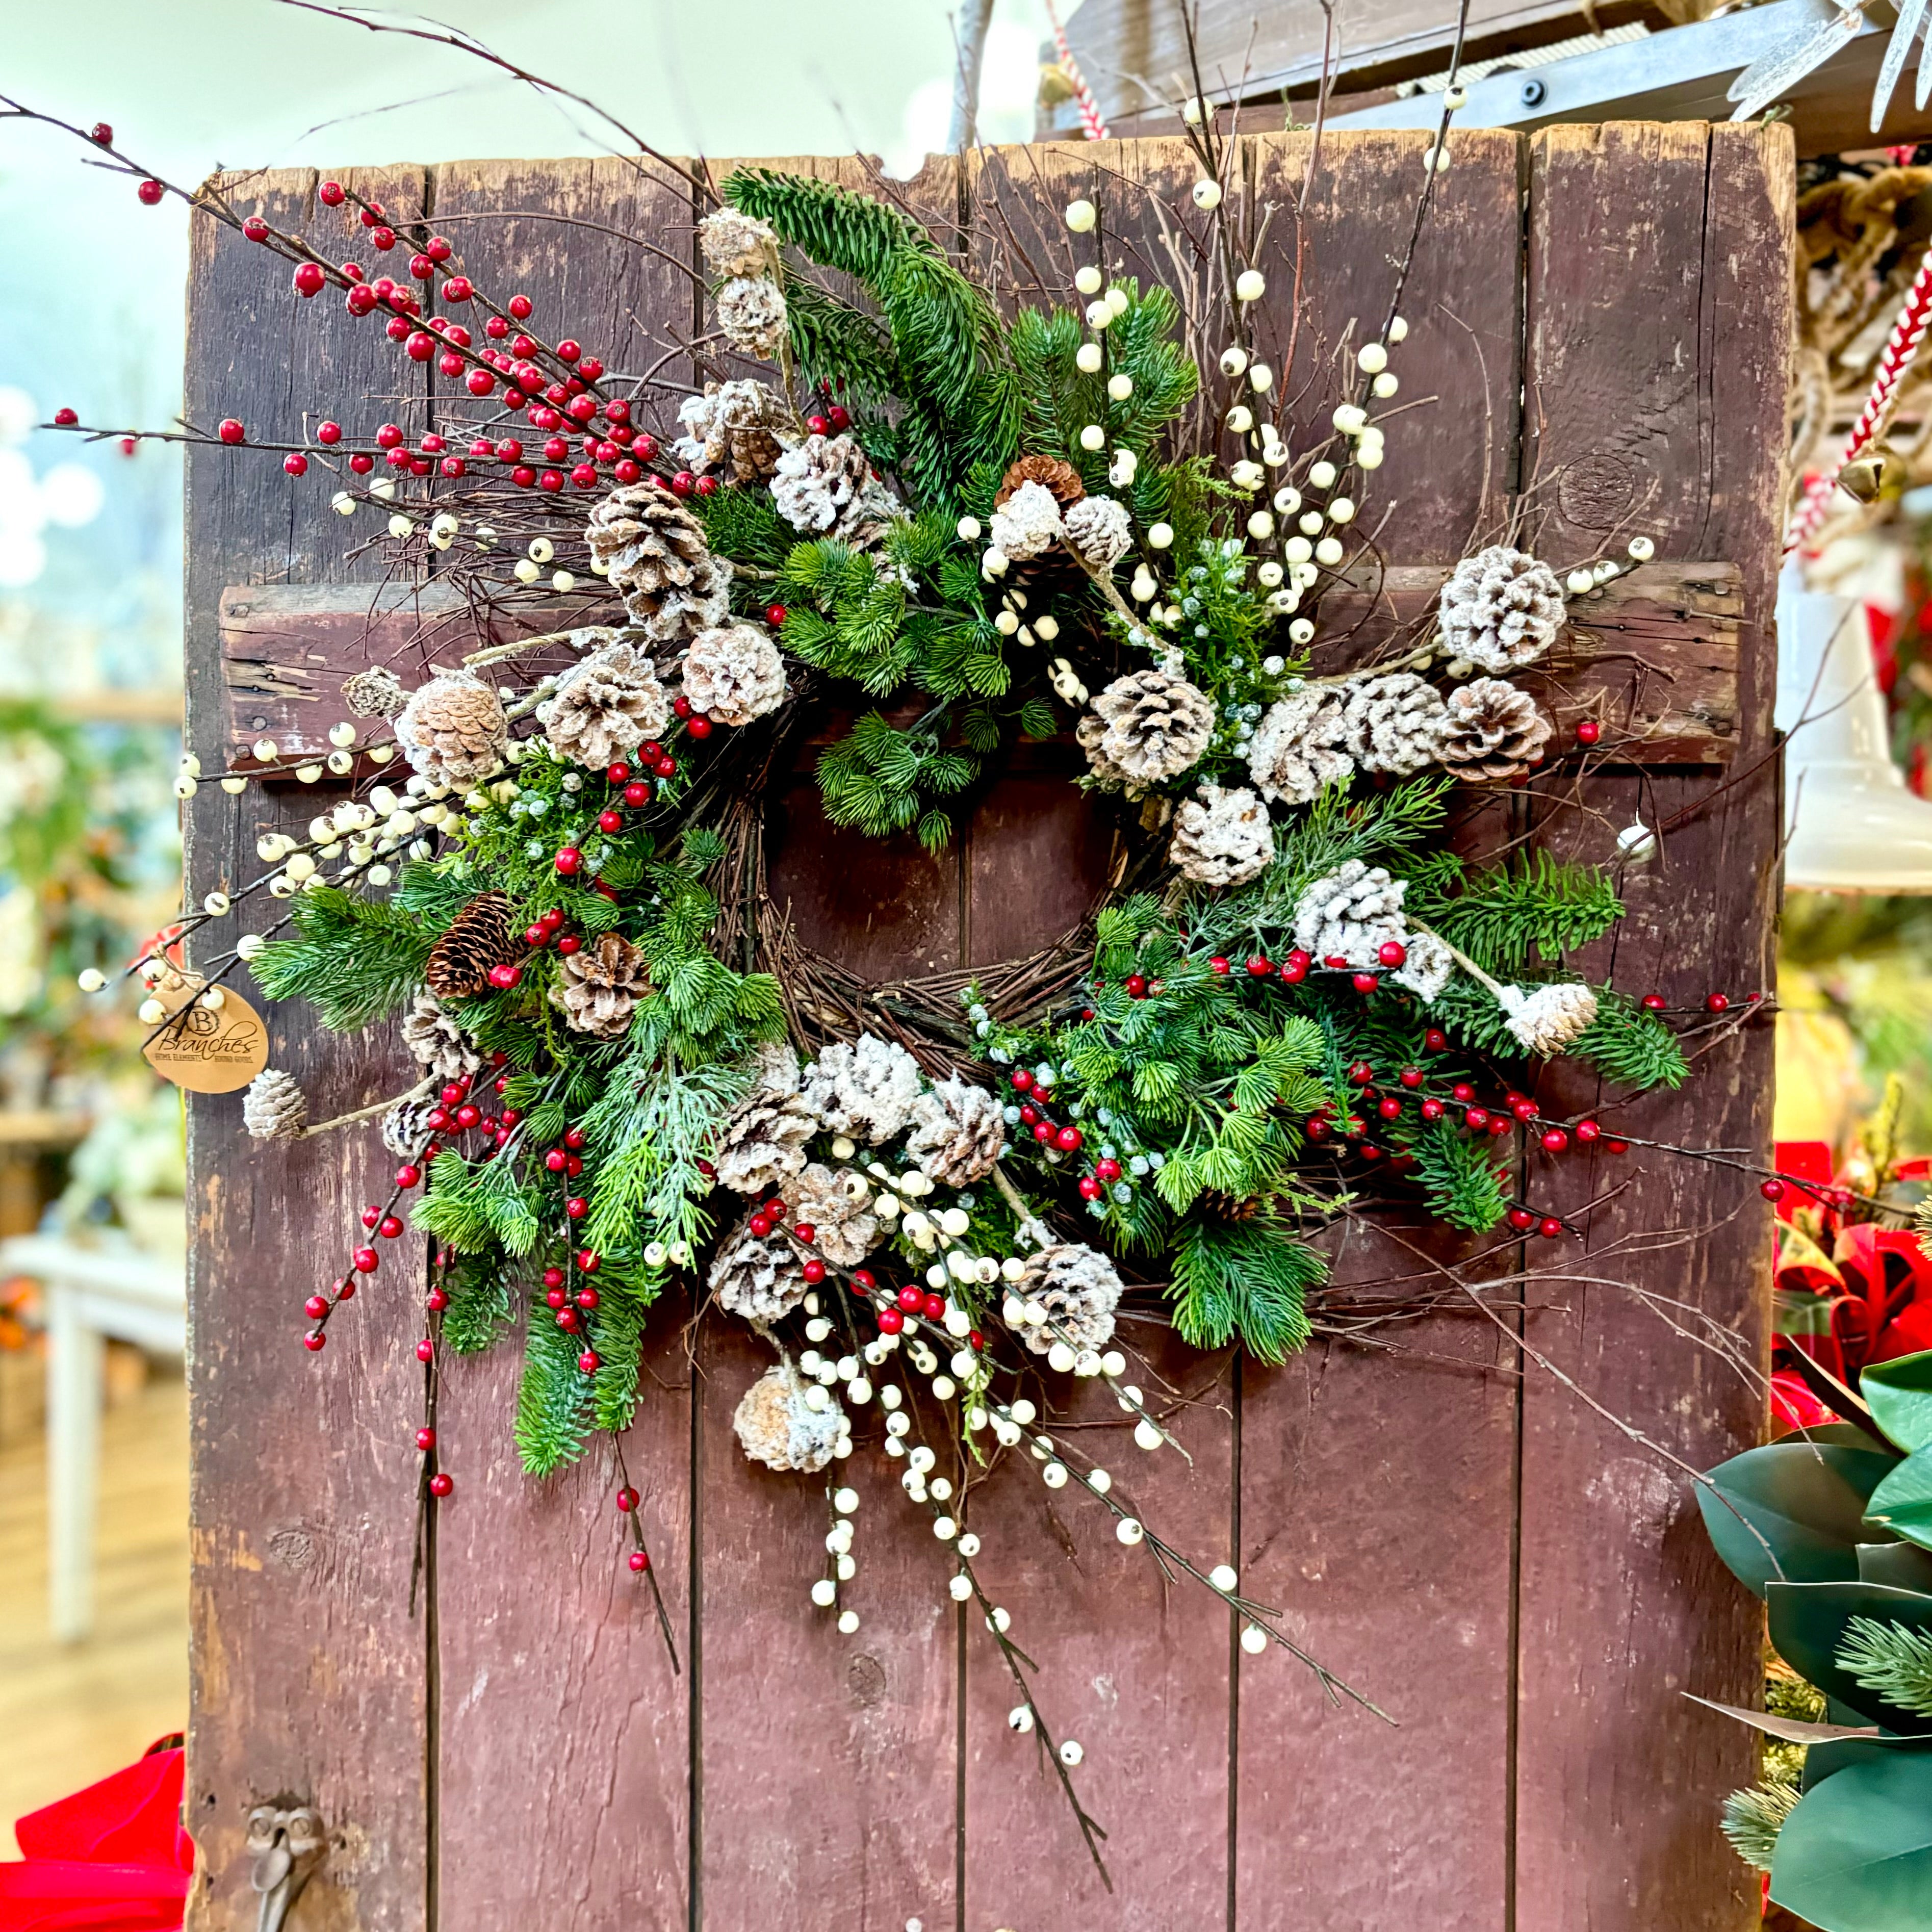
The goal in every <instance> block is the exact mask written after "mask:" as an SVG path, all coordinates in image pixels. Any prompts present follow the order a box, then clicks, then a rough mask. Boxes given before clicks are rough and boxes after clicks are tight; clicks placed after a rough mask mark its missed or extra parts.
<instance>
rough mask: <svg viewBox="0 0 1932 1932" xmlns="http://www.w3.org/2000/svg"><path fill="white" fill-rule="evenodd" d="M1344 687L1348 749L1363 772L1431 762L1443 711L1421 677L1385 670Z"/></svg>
mask: <svg viewBox="0 0 1932 1932" xmlns="http://www.w3.org/2000/svg"><path fill="white" fill-rule="evenodd" d="M1347 690H1348V694H1349V700H1348V709H1347V710H1346V712H1345V714H1344V716H1345V719H1346V728H1347V731H1348V741H1349V754H1350V755H1351V756H1352V757H1353V758H1354V759H1355V762H1356V763H1357V764H1358V765H1360V766H1361V768H1362V769H1363V770H1364V771H1365V772H1393V773H1394V774H1395V775H1397V777H1401V776H1403V775H1405V774H1406V773H1408V772H1419V771H1421V769H1422V768H1423V766H1425V765H1429V764H1433V763H1435V760H1436V745H1437V744H1438V743H1439V742H1440V740H1441V738H1442V723H1443V719H1444V718H1445V715H1447V713H1446V711H1445V706H1444V705H1443V702H1442V694H1441V693H1440V692H1439V691H1437V690H1436V687H1435V686H1434V685H1433V684H1431V683H1430V682H1429V681H1428V680H1427V679H1426V678H1420V677H1418V676H1416V674H1415V672H1413V671H1412V670H1392V671H1386V672H1385V673H1383V674H1382V676H1380V677H1367V678H1364V679H1362V680H1361V682H1360V683H1358V684H1352V685H1349V686H1348V687H1347Z"/></svg>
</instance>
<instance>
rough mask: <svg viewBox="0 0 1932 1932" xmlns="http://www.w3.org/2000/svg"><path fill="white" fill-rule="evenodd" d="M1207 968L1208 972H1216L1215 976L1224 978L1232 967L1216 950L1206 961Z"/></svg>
mask: <svg viewBox="0 0 1932 1932" xmlns="http://www.w3.org/2000/svg"><path fill="white" fill-rule="evenodd" d="M1231 970H1232V968H1231V967H1230V965H1229V962H1228V961H1227V960H1226V959H1223V957H1222V956H1221V955H1220V953H1216V954H1215V956H1214V958H1213V959H1211V960H1209V961H1208V971H1209V972H1211V973H1213V974H1216V975H1217V977H1220V978H1223V979H1225V978H1226V977H1227V975H1228V974H1229V971H1231Z"/></svg>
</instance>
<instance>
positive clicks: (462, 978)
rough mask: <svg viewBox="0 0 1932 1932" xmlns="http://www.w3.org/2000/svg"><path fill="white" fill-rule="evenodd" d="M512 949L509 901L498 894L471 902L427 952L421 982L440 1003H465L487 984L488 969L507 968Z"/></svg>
mask: <svg viewBox="0 0 1932 1932" xmlns="http://www.w3.org/2000/svg"><path fill="white" fill-rule="evenodd" d="M514 950H515V947H514V942H513V941H512V940H511V936H510V901H509V900H508V898H506V897H505V895H503V894H502V893H501V892H484V893H483V894H482V895H481V896H480V897H478V898H473V899H472V900H471V901H469V904H467V905H466V906H465V907H463V910H461V911H460V913H458V914H457V915H456V916H455V918H454V919H452V920H451V921H450V922H449V926H448V928H447V929H446V930H445V932H444V933H443V937H442V938H440V939H439V940H438V941H437V942H436V944H435V945H434V947H431V950H430V956H429V958H428V961H427V962H425V965H424V966H423V979H424V980H425V983H426V984H427V985H428V987H429V989H430V991H431V992H432V993H434V995H436V996H437V998H438V999H440V1000H466V999H468V998H470V997H471V996H472V995H474V994H477V993H480V992H482V990H483V989H484V987H486V986H488V985H489V983H490V968H491V967H493V966H505V965H508V963H509V960H510V956H511V953H513V952H514Z"/></svg>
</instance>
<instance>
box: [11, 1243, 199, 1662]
mask: <svg viewBox="0 0 1932 1932" xmlns="http://www.w3.org/2000/svg"><path fill="white" fill-rule="evenodd" d="M0 1273H5V1274H24V1275H31V1277H33V1278H34V1280H36V1281H37V1282H39V1283H40V1284H41V1286H42V1289H43V1292H44V1296H45V1304H44V1318H45V1320H46V1337H47V1559H48V1561H47V1614H48V1621H49V1623H50V1624H51V1625H52V1629H53V1634H54V1635H55V1637H56V1638H58V1640H61V1641H62V1642H63V1643H74V1642H75V1641H77V1640H79V1639H80V1638H82V1637H85V1636H86V1634H88V1632H89V1630H90V1629H91V1628H92V1627H93V1623H94V1518H95V1501H96V1497H97V1494H98V1489H99V1478H100V1463H101V1393H102V1389H101V1382H102V1369H103V1362H102V1346H101V1345H102V1343H103V1341H104V1339H105V1338H106V1337H108V1336H110V1335H112V1336H113V1337H115V1338H116V1339H117V1340H121V1341H124V1342H132V1343H135V1344H136V1346H139V1347H140V1348H143V1349H148V1350H150V1351H151V1352H153V1353H154V1354H156V1355H183V1354H185V1353H186V1352H187V1283H186V1274H185V1268H184V1264H183V1263H181V1262H176V1261H171V1260H164V1259H161V1258H160V1257H158V1256H154V1255H145V1254H141V1253H136V1252H135V1251H133V1250H120V1251H118V1252H117V1251H116V1250H113V1249H103V1248H83V1247H77V1246H75V1245H74V1244H73V1243H72V1242H71V1241H61V1240H58V1239H56V1238H54V1237H52V1236H51V1235H18V1236H17V1237H16V1238H14V1239H13V1240H11V1241H0Z"/></svg>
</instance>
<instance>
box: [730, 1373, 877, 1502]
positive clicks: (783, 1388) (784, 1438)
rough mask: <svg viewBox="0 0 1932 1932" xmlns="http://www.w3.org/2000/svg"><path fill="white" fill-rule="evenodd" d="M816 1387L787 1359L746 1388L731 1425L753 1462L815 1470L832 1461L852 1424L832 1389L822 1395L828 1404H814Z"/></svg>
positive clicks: (807, 1471)
mask: <svg viewBox="0 0 1932 1932" xmlns="http://www.w3.org/2000/svg"><path fill="white" fill-rule="evenodd" d="M816 1388H817V1384H815V1383H811V1382H807V1381H806V1380H805V1378H804V1377H803V1376H802V1375H800V1374H799V1372H798V1370H796V1368H795V1367H793V1365H792V1364H790V1362H788V1361H787V1362H781V1363H780V1364H778V1367H776V1368H775V1369H767V1370H766V1371H765V1373H763V1375H761V1376H760V1377H759V1378H758V1379H757V1381H756V1382H754V1383H753V1384H752V1385H751V1387H750V1388H748V1389H747V1390H746V1391H745V1393H744V1395H743V1397H742V1399H741V1400H739V1404H738V1406H737V1408H736V1410H735V1411H734V1412H733V1415H732V1417H731V1427H733V1429H734V1430H736V1432H737V1436H738V1445H739V1448H742V1450H743V1451H744V1452H745V1454H746V1455H747V1456H748V1457H750V1458H751V1460H752V1461H753V1462H754V1463H763V1464H764V1466H765V1467H766V1469H796V1470H799V1471H800V1472H802V1473H803V1474H805V1475H815V1474H816V1473H817V1472H818V1471H819V1470H820V1469H823V1468H824V1467H825V1466H826V1463H829V1462H830V1461H831V1460H832V1451H834V1450H835V1448H837V1447H838V1439H839V1437H840V1436H842V1435H843V1434H844V1433H845V1431H846V1430H847V1429H848V1428H849V1427H850V1424H849V1423H848V1422H847V1420H846V1416H845V1412H844V1410H843V1409H841V1408H840V1407H839V1406H838V1403H837V1402H836V1401H835V1400H833V1399H832V1397H831V1396H830V1395H829V1393H827V1394H820V1396H819V1397H818V1400H819V1402H820V1403H822V1404H823V1406H820V1407H814V1406H813V1402H812V1400H811V1397H812V1394H813V1391H814V1390H815V1389H816Z"/></svg>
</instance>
